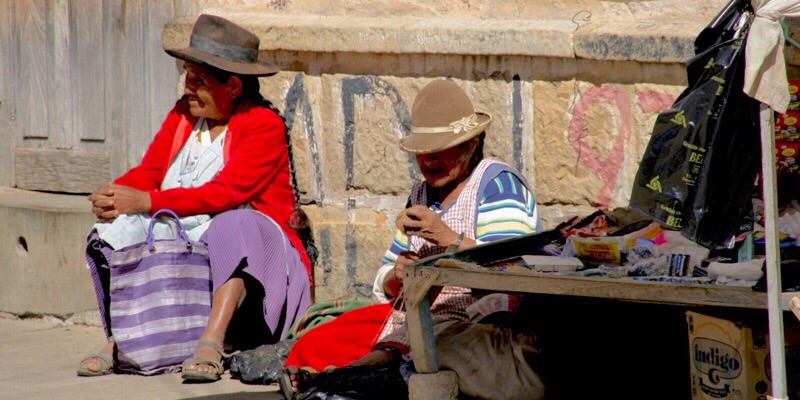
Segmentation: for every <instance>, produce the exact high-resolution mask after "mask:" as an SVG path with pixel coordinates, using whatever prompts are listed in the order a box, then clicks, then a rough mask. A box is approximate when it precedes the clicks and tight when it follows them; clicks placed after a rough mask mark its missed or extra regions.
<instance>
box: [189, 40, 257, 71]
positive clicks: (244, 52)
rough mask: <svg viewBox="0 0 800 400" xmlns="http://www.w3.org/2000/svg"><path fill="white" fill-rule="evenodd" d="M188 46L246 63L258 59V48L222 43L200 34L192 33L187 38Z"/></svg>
mask: <svg viewBox="0 0 800 400" xmlns="http://www.w3.org/2000/svg"><path fill="white" fill-rule="evenodd" d="M189 47H191V48H193V49H195V50H200V51H202V52H204V53H208V54H211V55H214V56H217V57H221V58H225V59H228V60H231V61H237V62H241V63H248V64H254V63H256V61H258V50H256V49H248V48H244V47H239V46H234V45H230V44H227V45H223V44H219V43H217V42H215V41H213V40H211V39H207V38H204V37H202V36H195V35H192V37H191V39H190V40H189Z"/></svg>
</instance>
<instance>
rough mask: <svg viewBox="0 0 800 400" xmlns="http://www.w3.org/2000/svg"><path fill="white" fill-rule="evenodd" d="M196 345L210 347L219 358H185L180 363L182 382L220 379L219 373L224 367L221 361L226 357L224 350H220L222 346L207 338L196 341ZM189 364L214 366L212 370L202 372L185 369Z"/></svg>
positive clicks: (223, 370) (222, 371)
mask: <svg viewBox="0 0 800 400" xmlns="http://www.w3.org/2000/svg"><path fill="white" fill-rule="evenodd" d="M197 347H208V348H210V349H213V350H215V351H216V352H217V353H219V355H220V360H219V361H216V360H209V359H206V358H197V357H192V358H189V359H187V360H186V361H184V362H183V365H181V378H183V380H184V382H216V381H218V380H219V379H220V377H221V375H222V374H223V373H224V372H225V368H224V367H223V366H222V361H223V360H225V359H226V358H227V357H226V355H225V352H224V351H223V350H222V347H221V346H220V345H218V344H216V343H214V342H210V341H207V340H203V341H201V342H199V343H197ZM190 365H209V366H212V367H214V372H203V371H187V370H186V367H188V366H190Z"/></svg>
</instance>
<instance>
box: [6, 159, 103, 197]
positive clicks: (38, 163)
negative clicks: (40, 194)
mask: <svg viewBox="0 0 800 400" xmlns="http://www.w3.org/2000/svg"><path fill="white" fill-rule="evenodd" d="M14 164H15V168H16V170H17V187H18V188H20V189H25V190H46V191H50V192H67V193H92V192H94V191H95V189H97V188H98V187H99V186H100V185H103V184H105V183H108V182H109V180H110V178H111V177H110V176H109V170H110V164H111V160H110V157H109V156H108V154H107V153H102V152H89V151H74V150H50V149H16V151H15V152H14Z"/></svg>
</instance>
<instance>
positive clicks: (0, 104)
mask: <svg viewBox="0 0 800 400" xmlns="http://www.w3.org/2000/svg"><path fill="white" fill-rule="evenodd" d="M16 31H17V28H16V19H15V18H14V2H13V1H3V2H0V54H2V55H3V57H4V59H3V61H0V131H2V132H4V134H3V145H2V146H0V186H7V187H11V186H14V146H15V145H16V141H17V140H16V139H17V135H16V128H15V126H14V123H13V122H12V119H11V117H12V116H13V115H14V105H15V103H16V101H15V99H16V94H15V93H16V82H17V79H16V72H15V71H16V69H17V67H16V66H17V51H16V47H15V45H14V44H15V43H16Z"/></svg>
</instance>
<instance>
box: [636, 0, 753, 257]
mask: <svg viewBox="0 0 800 400" xmlns="http://www.w3.org/2000/svg"><path fill="white" fill-rule="evenodd" d="M751 20H752V8H751V7H750V4H749V2H747V1H740V0H735V1H733V2H732V3H731V4H729V6H728V7H726V8H725V10H723V12H722V13H721V14H720V16H718V17H717V18H716V19H715V20H714V22H712V24H711V25H709V27H708V28H706V30H704V31H703V33H701V35H700V36H698V39H697V41H696V43H695V44H696V51H698V52H700V53H699V54H697V55H696V56H695V57H694V58H692V59H691V60H689V62H688V63H687V68H686V69H687V75H688V78H689V87H688V88H687V89H686V90H685V91H684V92H683V93H682V94H681V95H680V96H679V97H678V99H677V100H676V101H675V103H674V104H673V106H672V108H670V109H669V110H667V111H665V112H663V113H661V114H659V116H658V118H657V120H656V123H655V127H654V128H653V135H652V136H651V138H650V143H649V144H648V146H647V149H646V151H645V153H644V156H643V157H642V161H641V163H640V165H639V171H638V172H637V174H636V179H635V181H634V185H633V191H632V193H631V201H630V207H631V208H633V209H636V210H638V211H641V212H643V213H645V214H646V215H648V216H649V217H651V218H652V219H653V220H654V221H657V222H660V223H661V224H663V225H664V226H666V227H667V228H670V229H680V230H681V232H682V234H683V235H684V236H686V237H687V238H689V239H691V240H693V241H695V242H697V243H699V244H701V245H703V246H706V247H710V248H711V247H714V246H716V245H718V244H720V243H723V242H724V241H726V240H727V239H728V238H730V237H731V236H732V235H734V234H735V233H736V231H737V228H738V227H739V225H740V224H741V222H742V219H743V217H744V216H745V215H746V214H747V213H748V211H749V207H750V204H751V203H750V197H751V194H752V193H753V189H754V187H755V178H756V176H757V174H758V172H759V171H760V148H761V146H760V129H759V122H758V121H759V119H758V112H759V104H758V102H757V101H755V100H753V99H751V98H750V97H748V96H747V95H745V94H744V93H743V92H742V86H743V79H744V69H745V65H744V63H745V60H744V45H745V38H746V37H747V32H748V28H749V24H750V22H751ZM714 35H716V37H717V39H716V40H715V39H714Z"/></svg>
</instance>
